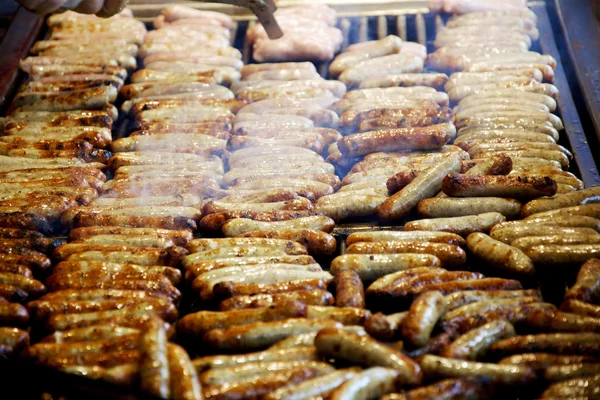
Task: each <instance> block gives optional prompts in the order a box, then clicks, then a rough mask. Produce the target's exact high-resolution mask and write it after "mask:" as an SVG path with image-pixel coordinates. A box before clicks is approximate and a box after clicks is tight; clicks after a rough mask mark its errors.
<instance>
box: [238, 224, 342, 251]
mask: <svg viewBox="0 0 600 400" xmlns="http://www.w3.org/2000/svg"><path fill="white" fill-rule="evenodd" d="M241 237H255V238H270V239H285V240H292V241H295V242H298V243H300V244H302V245H304V246H305V247H306V248H307V249H308V252H309V254H313V255H318V256H320V255H331V254H333V253H335V250H336V246H337V243H336V241H335V238H334V237H333V236H331V235H330V234H328V233H326V232H322V231H317V230H314V229H281V230H273V231H254V232H248V233H244V234H243V235H241Z"/></svg>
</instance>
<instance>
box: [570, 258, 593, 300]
mask: <svg viewBox="0 0 600 400" xmlns="http://www.w3.org/2000/svg"><path fill="white" fill-rule="evenodd" d="M599 294H600V260H599V259H597V258H591V259H589V260H587V261H586V262H585V263H584V264H583V265H582V266H581V269H580V270H579V272H578V274H577V279H576V281H575V284H574V285H573V286H572V287H571V288H570V289H569V290H568V291H567V293H566V294H565V300H581V301H584V302H594V301H595V300H597V299H598V295H599Z"/></svg>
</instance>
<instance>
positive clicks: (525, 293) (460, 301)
mask: <svg viewBox="0 0 600 400" xmlns="http://www.w3.org/2000/svg"><path fill="white" fill-rule="evenodd" d="M536 296H537V297H539V299H540V300H541V297H540V294H539V292H538V291H537V290H533V289H529V290H467V291H461V292H454V293H451V294H449V295H447V296H446V305H447V307H448V311H451V310H454V309H455V308H458V307H461V306H464V305H466V304H471V303H476V302H480V301H485V300H492V299H506V298H513V297H536Z"/></svg>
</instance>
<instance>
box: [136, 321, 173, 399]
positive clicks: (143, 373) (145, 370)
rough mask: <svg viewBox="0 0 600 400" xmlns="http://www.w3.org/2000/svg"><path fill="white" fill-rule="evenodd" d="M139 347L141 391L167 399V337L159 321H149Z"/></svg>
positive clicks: (141, 335)
mask: <svg viewBox="0 0 600 400" xmlns="http://www.w3.org/2000/svg"><path fill="white" fill-rule="evenodd" d="M139 346H140V387H141V389H142V390H143V391H144V392H146V393H149V394H152V395H154V396H157V397H160V398H164V399H167V398H169V395H170V388H169V378H170V376H169V360H168V356H167V335H166V332H165V330H164V327H163V325H162V323H161V322H160V320H158V319H152V320H150V322H149V323H148V325H147V330H146V331H144V332H142V333H141V334H140V342H139Z"/></svg>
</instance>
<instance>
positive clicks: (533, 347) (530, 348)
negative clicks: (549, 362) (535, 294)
mask: <svg viewBox="0 0 600 400" xmlns="http://www.w3.org/2000/svg"><path fill="white" fill-rule="evenodd" d="M599 337H600V335H599V334H597V333H540V334H535V335H523V336H515V337H512V338H508V339H504V340H501V341H499V342H496V343H494V344H493V345H491V346H490V351H491V352H492V353H494V354H497V355H510V354H519V353H531V352H536V353H537V352H542V353H543V352H549V353H559V354H585V355H590V356H597V355H598V354H600V349H599V343H600V342H599V341H598V338H599Z"/></svg>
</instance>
